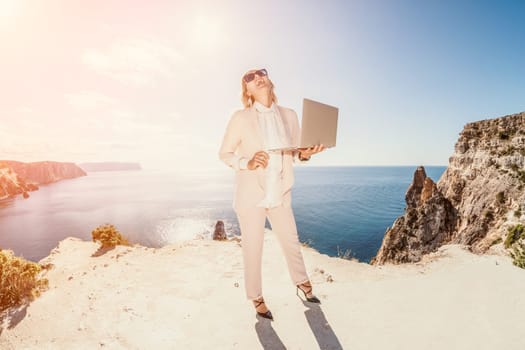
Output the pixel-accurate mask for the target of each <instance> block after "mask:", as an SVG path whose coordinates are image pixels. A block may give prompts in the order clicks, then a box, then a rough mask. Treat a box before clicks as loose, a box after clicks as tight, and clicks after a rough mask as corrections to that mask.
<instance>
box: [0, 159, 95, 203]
mask: <svg viewBox="0 0 525 350" xmlns="http://www.w3.org/2000/svg"><path fill="white" fill-rule="evenodd" d="M86 175H87V174H86V172H85V171H84V170H82V169H81V168H79V167H78V166H77V165H76V164H74V163H68V162H52V161H42V162H31V163H24V162H19V161H15V160H0V200H2V199H6V198H9V197H14V196H16V195H18V194H22V195H23V196H24V198H27V197H29V194H28V192H29V191H36V190H38V186H39V185H46V184H49V183H53V182H57V181H60V180H64V179H73V178H76V177H80V176H86Z"/></svg>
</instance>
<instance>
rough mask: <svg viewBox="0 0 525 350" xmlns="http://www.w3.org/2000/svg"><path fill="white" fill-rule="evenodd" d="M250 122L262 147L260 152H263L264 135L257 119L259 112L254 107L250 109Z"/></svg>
mask: <svg viewBox="0 0 525 350" xmlns="http://www.w3.org/2000/svg"><path fill="white" fill-rule="evenodd" d="M250 120H251V122H252V127H253V130H255V134H256V135H257V141H258V143H259V145H260V147H259V150H262V147H263V144H264V143H263V134H262V131H261V127H260V126H259V120H258V119H257V110H256V109H255V107H254V106H251V107H250Z"/></svg>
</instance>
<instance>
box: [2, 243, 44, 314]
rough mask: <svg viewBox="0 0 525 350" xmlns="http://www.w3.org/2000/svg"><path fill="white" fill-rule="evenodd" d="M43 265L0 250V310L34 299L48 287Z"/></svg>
mask: <svg viewBox="0 0 525 350" xmlns="http://www.w3.org/2000/svg"><path fill="white" fill-rule="evenodd" d="M41 271H42V266H41V265H39V264H37V263H34V262H32V261H28V260H25V259H23V258H20V257H17V256H14V254H13V252H12V251H10V250H0V312H2V311H4V310H6V309H8V308H10V307H15V306H20V305H22V304H24V303H25V302H28V301H32V300H33V299H34V298H36V297H38V296H39V295H40V293H41V292H43V291H44V290H45V289H47V287H48V280H47V279H46V278H40V272H41Z"/></svg>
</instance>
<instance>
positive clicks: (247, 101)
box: [241, 75, 277, 108]
mask: <svg viewBox="0 0 525 350" xmlns="http://www.w3.org/2000/svg"><path fill="white" fill-rule="evenodd" d="M268 81H269V82H270V98H271V100H272V102H274V103H275V104H277V96H276V95H275V92H274V91H273V87H274V85H273V82H272V81H271V80H270V78H268ZM241 90H242V93H241V101H242V104H243V105H244V108H250V107H251V106H252V105H253V102H255V99H254V98H253V96H248V88H247V87H246V82H245V81H244V75H243V77H242V78H241Z"/></svg>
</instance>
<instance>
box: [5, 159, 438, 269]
mask: <svg viewBox="0 0 525 350" xmlns="http://www.w3.org/2000/svg"><path fill="white" fill-rule="evenodd" d="M416 168H417V167H416V166H373V167H369V166H346V167H312V166H302V167H296V168H295V184H294V186H293V189H292V206H293V210H294V214H295V219H296V223H297V228H298V233H299V240H300V241H301V242H303V243H307V244H308V245H309V246H311V247H313V248H314V249H316V250H317V251H319V252H320V253H322V254H326V255H329V256H333V257H345V258H355V259H358V260H359V261H361V262H367V263H368V262H370V259H371V258H372V257H373V256H375V254H376V253H377V251H378V249H379V247H380V246H381V242H382V240H383V236H384V234H385V231H386V230H387V229H388V228H389V227H390V226H391V225H392V224H393V222H394V221H395V219H396V218H397V217H398V216H400V215H402V214H403V211H404V208H405V193H406V190H407V188H408V186H409V185H410V183H411V182H412V178H413V174H414V171H415V170H416ZM445 169H446V167H445V166H427V167H425V170H426V173H427V176H429V177H430V178H432V179H433V180H434V181H435V182H437V181H438V180H439V178H440V176H441V175H442V173H443V172H444V171H445ZM228 170H229V169H228ZM233 184H234V174H233V171H227V172H193V173H179V172H176V171H164V170H139V171H105V172H88V173H87V176H83V177H79V178H75V179H70V180H62V181H59V182H56V183H52V184H49V185H43V186H40V189H39V190H38V191H34V192H30V197H29V198H27V199H24V198H23V197H22V196H20V195H19V196H17V197H15V198H10V199H6V200H2V201H0V248H1V249H10V250H12V251H13V252H14V253H15V254H16V255H18V256H22V257H24V258H26V259H28V260H32V261H39V260H40V259H42V258H44V257H46V256H47V255H49V253H50V251H51V250H52V249H53V248H54V247H56V246H57V245H58V242H60V241H61V240H62V239H64V238H66V237H70V236H73V237H78V238H81V239H84V240H91V239H92V238H91V232H92V231H93V230H94V229H95V228H97V227H98V226H100V225H104V224H112V225H114V226H115V227H116V228H117V230H118V231H119V232H121V233H122V234H123V235H124V236H125V237H127V238H128V239H129V240H130V241H131V243H138V244H141V245H145V246H148V247H161V246H164V245H167V244H170V243H174V242H178V241H183V240H189V239H194V238H201V239H212V236H213V231H214V229H215V224H216V223H217V221H218V220H222V221H223V222H224V224H225V229H226V233H227V235H228V236H229V237H234V236H239V235H240V231H239V225H238V222H237V218H236V215H235V212H234V211H233V208H232V198H233ZM267 227H268V228H271V227H270V225H269V223H268V222H267Z"/></svg>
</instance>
